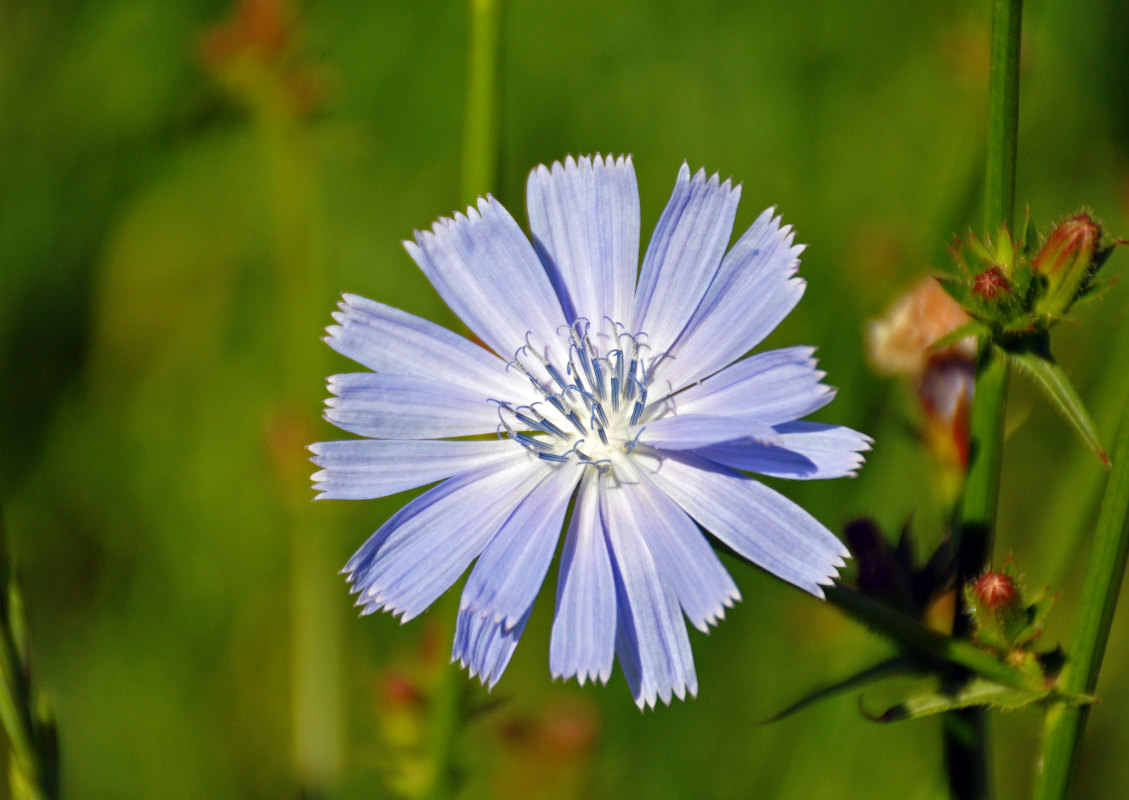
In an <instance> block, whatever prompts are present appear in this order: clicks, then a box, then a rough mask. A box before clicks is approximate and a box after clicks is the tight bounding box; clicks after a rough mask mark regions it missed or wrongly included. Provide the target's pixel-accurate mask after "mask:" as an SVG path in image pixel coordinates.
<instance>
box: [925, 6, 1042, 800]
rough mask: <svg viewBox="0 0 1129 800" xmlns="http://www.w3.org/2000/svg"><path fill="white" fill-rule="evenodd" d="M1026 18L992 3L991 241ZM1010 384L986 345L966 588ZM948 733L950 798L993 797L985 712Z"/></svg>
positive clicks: (1000, 220) (989, 496) (999, 213)
mask: <svg viewBox="0 0 1129 800" xmlns="http://www.w3.org/2000/svg"><path fill="white" fill-rule="evenodd" d="M1022 16H1023V2H1022V0H993V2H992V43H991V61H990V69H989V81H988V132H987V143H986V148H985V153H986V158H985V162H986V168H985V169H986V171H985V176H984V224H985V234H986V235H987V236H988V237H991V238H995V237H996V236H998V235H999V230H1000V228H1001V226H1006V227H1007V228H1008V229H1011V227H1012V218H1013V214H1014V209H1015V160H1016V141H1017V136H1018V129H1019V44H1020V27H1021V25H1020V22H1021V19H1022ZM1007 384H1008V371H1007V362H1006V360H1005V359H1004V357H1003V354H1002V353H1001V352H1000V351H999V350H998V348H996V347H995V346H994V345H993V344H992V343H991V342H990V341H987V340H985V341H982V342H981V347H980V358H979V362H978V364H977V367H976V394H975V398H974V400H973V404H972V427H971V432H970V443H971V449H970V458H969V465H968V479H967V481H966V483H965V493H964V498H963V501H962V503H961V521H960V526H959V528H958V531H957V579H958V582H959V584H963V583H964V582H965V581H966V580H967V579H968V578H970V577H972V576H973V575H975V574H976V573H977V572H980V571H981V570H983V569H984V568H985V567H986V566H987V565H988V563H989V561H990V559H991V556H992V540H993V538H994V532H995V527H996V509H997V506H998V504H999V488H1000V464H1001V460H1002V450H1003V428H1004V412H1005V410H1006V407H1007ZM967 626H968V620H967V617H966V615H965V613H964V609H963V607H962V604H961V601H960V594H959V592H958V594H957V608H956V616H955V618H954V620H953V635H954V636H958V637H959V636H962V635H964V634H966V633H967V632H968V631H967ZM944 731H945V734H944V735H945V762H946V765H947V768H948V775H949V792H950V794H951V795H952V796H953V797H955V798H960V800H977V799H978V798H986V797H988V796H989V793H990V788H989V786H990V779H989V773H988V755H987V750H988V748H987V731H986V719H985V715H984V711H983V709H979V708H973V709H965V710H962V711H953V712H949V713H948V714H946V715H945V720H944Z"/></svg>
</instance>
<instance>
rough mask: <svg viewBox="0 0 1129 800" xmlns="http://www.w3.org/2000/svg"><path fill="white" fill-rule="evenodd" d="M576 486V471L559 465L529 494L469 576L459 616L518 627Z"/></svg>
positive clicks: (538, 584) (545, 567) (538, 585)
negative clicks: (463, 613) (469, 613)
mask: <svg viewBox="0 0 1129 800" xmlns="http://www.w3.org/2000/svg"><path fill="white" fill-rule="evenodd" d="M579 480H580V472H579V470H576V469H574V468H571V467H569V466H567V465H562V466H558V467H556V468H554V469H553V470H552V471H550V472H549V474H548V475H546V476H545V478H544V480H542V481H541V483H539V484H538V485H537V486H536V487H534V488H533V490H532V491H530V492H529V494H528V496H526V498H525V499H524V500H522V501H521V505H519V506H518V507H517V508H516V509H515V510H514V513H513V514H511V515H510V518H509V519H507V520H506V522H505V524H504V525H503V526H502V528H501V530H499V531H498V533H497V534H496V535H495V536H494V538H493V539H491V540H490V544H488V545H487V546H486V549H485V550H483V552H482V555H481V556H480V557H479V559H478V563H476V564H475V565H474V569H473V570H471V573H470V577H469V578H467V582H466V586H464V587H463V596H462V602H461V605H460V610H462V611H473V612H476V613H478V614H481V615H483V616H487V617H489V618H490V619H492V620H493V621H494V622H496V623H501V624H502V625H503V626H504V627H506V628H511V627H513V626H514V625H516V624H517V621H518V620H519V619H520V618H521V615H522V614H524V613H525V612H526V610H527V609H528V608H529V607H530V606H531V605H532V604H533V600H534V598H535V597H537V592H538V590H539V589H540V588H541V583H542V582H543V581H544V580H545V573H546V572H548V571H549V564H550V563H551V562H552V560H553V552H554V551H555V550H556V549H557V540H558V539H560V536H561V526H562V525H563V524H564V518H565V512H566V511H567V510H568V501H569V499H570V498H571V497H572V492H573V490H574V489H575V488H576V484H577V481H579Z"/></svg>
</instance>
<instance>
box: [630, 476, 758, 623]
mask: <svg viewBox="0 0 1129 800" xmlns="http://www.w3.org/2000/svg"><path fill="white" fill-rule="evenodd" d="M639 477H640V478H641V480H639V481H638V482H637V483H634V484H624V486H623V488H624V492H623V496H624V497H625V498H626V499H627V503H628V506H629V507H630V509H629V510H630V513H631V515H632V516H633V517H634V518H635V519H636V520H638V526H639V529H640V530H642V531H646V536H647V547H648V549H649V550H650V551H651V555H652V556H654V559H655V564H656V565H657V566H658V568H659V573H660V574H661V575H662V578H663V581H664V582H665V583H666V584H667V585H669V586H670V587H671V588H672V589H673V590H674V594H675V596H676V597H677V598H678V602H679V604H680V605H681V606H682V610H683V611H685V612H686V616H687V617H688V618H689V619H690V622H691V623H692V624H693V625H694V627H696V628H697V629H698V630H700V631H703V632H708V631H709V626H710V625H716V624H717V623H718V622H719V621H721V620H722V619H723V618H724V617H725V609H726V608H732V607H733V604H734V603H735V602H737V601H738V600H740V599H741V593H740V592H739V591H738V590H737V585H736V584H734V583H733V579H732V578H731V577H730V576H729V573H728V572H726V570H725V567H724V566H722V564H721V561H720V560H719V559H718V557H717V554H716V553H715V552H714V550H713V548H712V547H710V544H709V542H708V541H706V537H705V536H704V535H703V534H702V532H701V531H700V530H699V529H698V526H697V525H695V524H694V522H693V520H691V519H690V518H689V517H688V516H686V513H685V512H684V511H683V510H682V509H680V508H679V507H678V506H677V505H676V504H675V503H674V501H673V500H671V499H670V498H669V497H667V496H666V495H665V494H664V493H663V492H661V491H659V490H658V489H657V488H655V487H654V486H652V485H651V483H650V481H649V480H646V479H645V475H643V474H640V475H639Z"/></svg>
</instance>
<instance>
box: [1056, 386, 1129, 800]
mask: <svg viewBox="0 0 1129 800" xmlns="http://www.w3.org/2000/svg"><path fill="white" fill-rule="evenodd" d="M1127 523H1129V408H1127V409H1126V413H1125V418H1124V419H1123V420H1122V423H1121V431H1120V433H1119V434H1118V440H1117V446H1116V449H1115V450H1114V461H1113V471H1112V473H1111V474H1110V478H1109V485H1108V486H1107V487H1106V495H1105V500H1104V501H1103V502H1102V510H1101V515H1100V516H1099V517H1098V525H1097V529H1096V530H1095V533H1094V546H1093V549H1092V550H1091V551H1090V562H1089V564H1088V565H1087V566H1086V578H1085V580H1084V581H1083V583H1082V596H1081V599H1080V602H1079V608H1078V619H1077V622H1076V623H1075V626H1074V630H1075V636H1074V642H1073V643H1072V645H1071V648H1070V660H1068V661H1067V662H1066V666H1065V667H1064V668H1063V671H1062V675H1061V676H1060V678H1059V684H1060V686H1061V689H1062V691H1063V692H1064V693H1070V694H1086V695H1089V694H1093V692H1094V689H1095V688H1096V687H1097V683H1098V673H1099V671H1100V670H1101V666H1102V658H1103V656H1104V655H1105V648H1106V643H1107V641H1108V640H1109V630H1110V625H1111V624H1112V623H1113V612H1114V609H1115V608H1116V606H1117V597H1118V593H1119V592H1120V591H1121V581H1122V578H1123V576H1124V574H1125V563H1126V557H1127V556H1129V524H1127ZM1089 713H1090V706H1089V705H1082V706H1070V705H1067V704H1066V703H1055V704H1054V705H1052V706H1051V707H1050V708H1048V709H1047V716H1046V721H1045V725H1044V730H1043V750H1042V757H1041V758H1040V759H1039V765H1040V770H1039V772H1038V774H1037V775H1036V779H1035V797H1036V798H1038V800H1058V799H1059V798H1065V797H1066V796H1067V792H1068V791H1069V790H1070V786H1071V783H1072V782H1073V779H1074V773H1075V771H1076V770H1077V767H1078V753H1079V745H1080V744H1081V741H1082V733H1083V731H1084V730H1085V727H1086V719H1087V718H1088V717H1089Z"/></svg>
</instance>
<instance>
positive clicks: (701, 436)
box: [638, 414, 782, 450]
mask: <svg viewBox="0 0 1129 800" xmlns="http://www.w3.org/2000/svg"><path fill="white" fill-rule="evenodd" d="M638 427H639V429H640V430H641V431H643V438H644V439H645V441H646V443H647V444H648V445H649V446H651V447H657V448H660V449H663V450H694V449H697V448H700V447H705V446H706V445H712V444H715V443H717V442H732V441H734V440H738V439H740V440H751V441H756V442H759V443H761V444H766V445H779V444H781V443H782V439H781V437H780V434H779V433H777V431H776V429H775V428H773V427H772V426H771V425H766V424H765V423H763V422H760V421H759V420H756V419H752V418H750V417H733V416H724V417H723V416H715V415H710V414H679V415H678V416H676V417H663V418H662V419H656V420H652V421H651V422H648V423H646V424H645V425H640V426H638Z"/></svg>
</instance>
